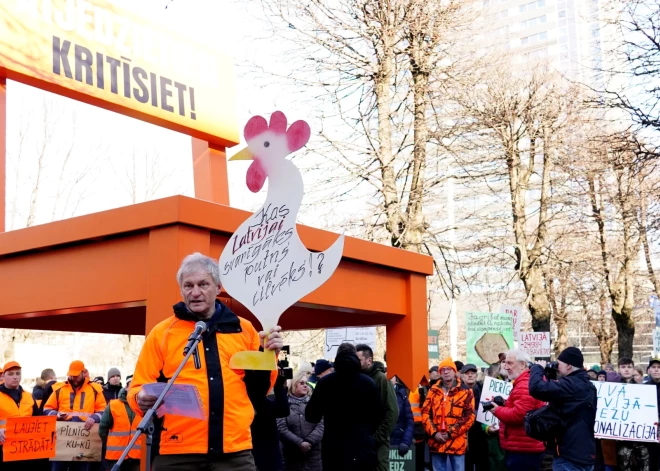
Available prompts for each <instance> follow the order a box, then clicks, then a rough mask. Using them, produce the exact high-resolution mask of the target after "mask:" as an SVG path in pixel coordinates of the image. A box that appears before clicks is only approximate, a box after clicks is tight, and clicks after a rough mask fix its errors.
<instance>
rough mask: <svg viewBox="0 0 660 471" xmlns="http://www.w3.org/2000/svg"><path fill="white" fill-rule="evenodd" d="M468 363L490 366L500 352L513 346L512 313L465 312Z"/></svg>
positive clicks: (496, 359)
mask: <svg viewBox="0 0 660 471" xmlns="http://www.w3.org/2000/svg"><path fill="white" fill-rule="evenodd" d="M465 330H466V334H465V335H466V345H467V363H472V364H474V365H476V366H490V365H491V364H492V363H496V362H497V361H499V359H498V354H500V353H503V352H506V351H507V350H510V349H512V348H513V323H512V316H511V314H503V313H500V312H468V313H466V314H465Z"/></svg>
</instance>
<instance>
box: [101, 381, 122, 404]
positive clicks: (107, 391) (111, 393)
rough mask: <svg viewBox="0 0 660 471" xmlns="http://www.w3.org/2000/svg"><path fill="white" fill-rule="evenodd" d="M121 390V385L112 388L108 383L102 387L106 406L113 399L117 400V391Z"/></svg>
mask: <svg viewBox="0 0 660 471" xmlns="http://www.w3.org/2000/svg"><path fill="white" fill-rule="evenodd" d="M122 389H123V387H122V385H121V383H119V384H117V385H116V386H113V385H112V384H110V383H105V384H104V385H103V397H105V402H106V404H110V401H112V400H113V399H119V391H121V390H122Z"/></svg>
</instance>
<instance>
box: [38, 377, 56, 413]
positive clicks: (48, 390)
mask: <svg viewBox="0 0 660 471" xmlns="http://www.w3.org/2000/svg"><path fill="white" fill-rule="evenodd" d="M55 383H57V381H55V380H51V381H48V382H47V383H46V384H45V385H44V387H43V394H42V396H41V405H40V406H39V415H43V412H44V405H45V404H46V402H48V398H49V397H50V395H51V394H53V385H54V384H55ZM33 397H34V391H33ZM34 399H35V401H36V399H37V398H36V397H35V398H34Z"/></svg>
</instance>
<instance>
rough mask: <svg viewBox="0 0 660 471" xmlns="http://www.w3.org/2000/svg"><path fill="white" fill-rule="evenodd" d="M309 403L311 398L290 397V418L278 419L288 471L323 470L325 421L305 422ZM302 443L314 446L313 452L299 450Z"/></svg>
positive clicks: (285, 466) (285, 467)
mask: <svg viewBox="0 0 660 471" xmlns="http://www.w3.org/2000/svg"><path fill="white" fill-rule="evenodd" d="M308 402H309V396H304V397H301V398H298V397H291V396H289V410H290V413H289V416H288V417H286V418H282V419H277V430H278V431H279V433H280V441H281V442H282V452H283V453H282V455H283V456H282V457H283V459H284V469H285V470H286V471H321V469H322V468H321V440H322V439H323V421H321V422H319V423H318V424H313V423H311V422H307V420H305V408H306V407H307V403H308ZM302 442H307V443H309V444H310V445H312V448H311V450H309V451H308V452H307V453H304V454H303V452H302V451H301V450H300V448H299V447H300V445H301V444H302Z"/></svg>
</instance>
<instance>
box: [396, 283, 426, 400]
mask: <svg viewBox="0 0 660 471" xmlns="http://www.w3.org/2000/svg"><path fill="white" fill-rule="evenodd" d="M406 291H407V297H408V303H407V304H408V305H407V309H408V313H407V314H406V315H405V316H402V317H398V318H397V319H394V320H393V321H390V322H388V323H387V376H388V377H389V376H392V375H397V376H398V377H399V378H401V380H402V381H403V382H404V383H405V384H406V386H407V387H408V388H410V389H414V388H416V387H417V385H418V384H419V382H420V380H421V379H422V377H423V376H425V375H427V369H428V364H429V361H428V345H427V344H428V331H427V324H426V276H425V275H421V274H419V273H410V274H409V275H408V283H407V290H406ZM392 317H394V316H392Z"/></svg>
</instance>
